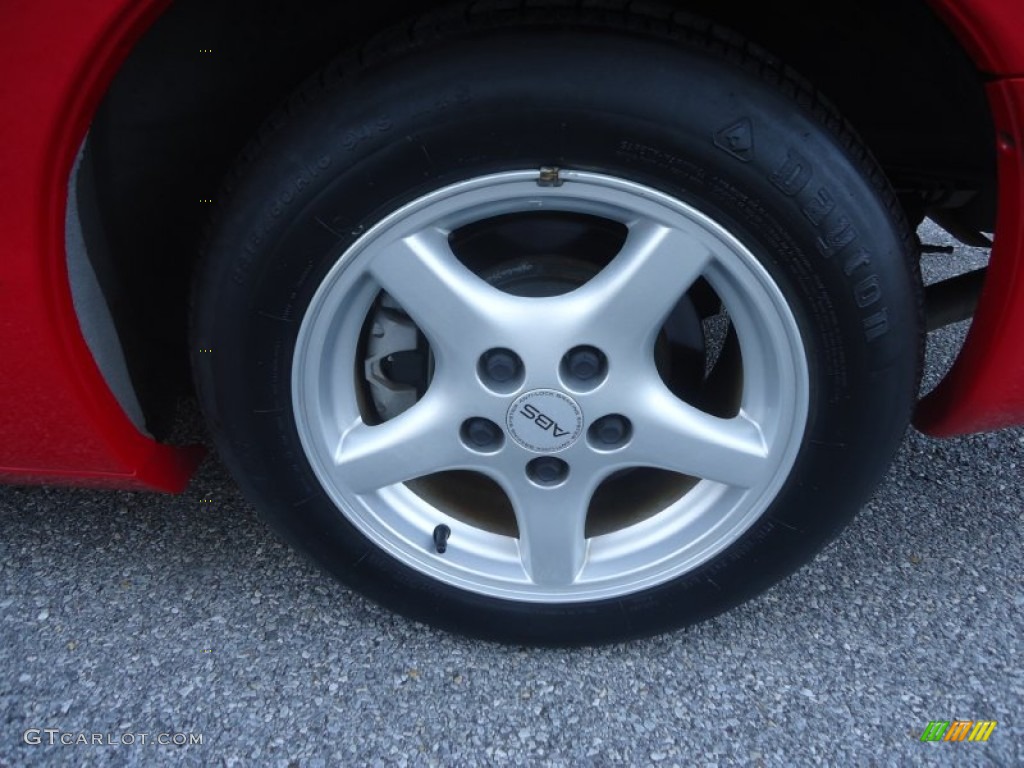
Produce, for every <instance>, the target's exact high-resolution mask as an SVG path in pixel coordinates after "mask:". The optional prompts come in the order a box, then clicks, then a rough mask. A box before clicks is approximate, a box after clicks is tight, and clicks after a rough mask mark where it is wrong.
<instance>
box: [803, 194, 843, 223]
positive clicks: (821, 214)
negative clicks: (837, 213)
mask: <svg viewBox="0 0 1024 768" xmlns="http://www.w3.org/2000/svg"><path fill="white" fill-rule="evenodd" d="M835 207H836V201H835V200H834V199H833V197H832V193H831V192H829V191H828V190H827V189H825V187H822V188H821V189H819V190H818V194H816V195H815V196H814V197H812V198H811V199H810V200H808V201H807V202H806V203H804V206H803V208H801V209H800V210H802V211H803V214H804V216H806V217H807V220H808V221H809V222H811V224H813V225H814V226H816V227H818V226H821V222H822V221H824V219H825V217H826V216H828V215H829V214H830V213H832V211H833V209H834V208H835Z"/></svg>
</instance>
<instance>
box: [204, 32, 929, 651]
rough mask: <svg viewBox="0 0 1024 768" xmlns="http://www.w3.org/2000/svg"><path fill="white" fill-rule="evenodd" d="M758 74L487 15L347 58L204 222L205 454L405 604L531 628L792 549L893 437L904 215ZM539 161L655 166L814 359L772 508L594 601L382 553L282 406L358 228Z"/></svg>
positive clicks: (785, 569)
mask: <svg viewBox="0 0 1024 768" xmlns="http://www.w3.org/2000/svg"><path fill="white" fill-rule="evenodd" d="M768 79H770V78H768ZM768 79H766V78H765V76H764V75H763V73H760V72H758V71H755V68H754V67H751V66H749V65H744V64H743V63H742V62H734V61H729V60H727V57H725V58H723V56H722V55H721V54H720V53H719V52H716V51H714V50H711V49H705V48H703V47H701V46H698V45H693V44H690V45H680V44H678V42H675V43H673V42H670V41H659V40H652V39H646V38H640V37H633V36H629V35H623V34H620V33H612V32H602V31H599V30H594V31H592V32H590V33H588V34H586V35H580V34H573V33H569V32H564V31H560V30H556V29H551V30H540V29H538V30H530V31H529V32H525V31H515V32H512V31H494V32H492V33H490V34H481V35H477V36H475V37H473V38H472V39H467V40H465V41H462V43H461V44H459V45H452V44H450V43H449V44H448V45H444V46H440V47H438V48H437V49H434V50H432V49H430V48H426V49H422V50H417V51H412V52H410V53H407V54H406V55H404V56H397V57H396V58H394V59H393V60H390V61H388V62H385V63H381V64H379V65H378V66H376V67H375V68H373V69H372V70H370V71H366V72H363V73H361V74H359V75H358V76H353V77H345V78H341V79H340V80H339V81H338V83H337V85H336V86H335V87H333V88H332V89H328V90H327V92H325V93H324V94H323V95H322V97H321V98H320V99H318V100H317V101H316V102H314V103H312V104H310V105H308V106H307V107H305V108H304V109H303V110H302V111H301V112H300V113H299V115H298V116H297V117H296V118H295V119H294V120H293V121H292V122H291V123H290V124H289V125H286V126H284V127H282V128H281V129H280V130H278V131H277V132H276V133H275V135H274V136H273V137H272V139H271V140H270V141H269V142H267V143H266V144H264V146H263V147H262V149H261V152H260V153H259V155H258V156H257V157H256V158H255V159H254V160H253V161H252V162H251V163H250V165H249V167H248V169H247V171H246V172H245V173H244V175H243V176H242V178H241V180H240V181H239V183H238V184H237V186H236V188H235V190H234V192H233V196H232V200H231V202H230V204H229V205H228V206H227V207H226V208H225V210H224V214H223V216H222V218H221V220H220V222H219V223H218V225H217V226H216V227H215V230H214V233H213V236H212V237H211V240H210V243H209V247H208V252H209V254H210V257H209V258H208V259H207V261H206V266H205V268H204V274H203V278H202V280H201V281H200V283H199V290H198V295H197V302H196V304H197V307H198V310H197V314H196V322H195V339H194V342H195V346H196V347H202V348H212V349H214V354H213V355H209V356H198V357H197V358H196V362H197V380H198V386H199V390H200V395H201V399H202V400H203V403H204V407H205V410H206V411H207V413H208V414H209V415H210V417H211V423H212V426H213V430H214V433H215V437H216V439H217V442H218V447H219V449H220V451H221V454H222V456H224V458H225V461H226V463H227V464H228V466H229V468H230V469H231V470H232V472H233V473H234V474H235V476H236V477H237V478H238V479H239V480H240V482H241V483H242V485H243V487H244V488H245V490H246V491H247V493H248V494H249V495H250V497H251V498H252V499H254V500H255V501H256V503H257V504H258V506H259V507H260V508H261V510H262V511H263V513H264V514H265V515H266V516H267V517H268V518H269V519H270V521H271V522H272V523H274V525H275V527H277V528H278V530H280V531H281V532H282V533H283V534H284V535H285V536H286V537H287V538H289V539H290V540H291V541H293V542H294V543H296V544H297V545H299V546H300V547H301V548H302V549H304V550H305V551H307V552H309V553H310V554H312V555H313V557H314V558H315V559H317V560H318V561H319V562H321V563H322V564H323V565H325V566H326V567H328V568H329V569H330V570H331V571H333V572H334V573H335V574H336V575H338V576H339V577H340V578H342V579H343V580H344V581H346V582H348V583H349V584H351V585H352V586H354V587H356V588H358V589H359V590H360V591H363V592H365V593H368V594H370V595H371V596H373V597H375V598H376V599H378V600H379V601H381V602H383V603H385V604H387V605H388V606H389V607H391V608H394V609H397V610H399V611H401V612H403V613H405V614H407V615H411V616H413V617H416V618H420V619H425V620H428V621H431V622H433V623H438V624H441V625H444V626H447V627H450V628H453V629H457V630H459V631H462V632H469V633H473V634H478V635H482V636H488V637H497V638H502V639H506V640H508V639H516V640H522V641H527V642H541V643H550V642H558V643H566V642H568V643H575V642H600V641H605V640H609V639H615V638H622V637H628V636H635V635H643V634H649V633H651V632H655V631H659V630H663V629H665V628H668V627H670V626H675V625H679V624H683V623H689V622H692V621H695V620H699V619H702V618H706V617H707V616H710V615H713V614H715V613H718V612H720V611H721V610H724V609H725V608H728V607H729V606H731V605H734V604H736V603H738V602H740V601H742V600H743V599H745V598H747V597H749V596H750V595H752V594H754V593H756V592H757V591H759V590H761V589H763V588H764V587H765V586H767V585H768V584H771V583H773V582H774V581H776V580H778V579H779V578H780V577H782V576H784V575H786V574H788V573H790V572H791V571H792V570H794V569H795V568H796V567H797V566H798V565H800V564H802V563H803V562H805V561H807V560H808V559H810V558H811V557H812V556H813V554H814V553H815V552H816V551H817V550H818V549H819V548H820V547H821V546H822V545H823V543H824V542H826V541H828V540H829V539H830V538H832V537H833V536H834V535H835V534H836V533H837V532H838V530H839V529H840V528H841V527H842V525H843V524H845V523H846V522H847V520H848V519H849V517H850V516H851V515H852V514H853V513H854V512H855V511H856V510H857V509H858V508H859V506H860V505H861V504H862V503H863V501H864V499H865V496H866V495H867V494H868V493H869V492H870V490H871V489H872V488H873V486H874V484H875V483H876V482H877V480H878V478H879V477H880V475H881V474H882V472H884V469H885V467H886V466H887V464H888V461H889V459H890V458H891V455H892V453H893V451H894V450H895V446H896V445H897V444H898V441H899V439H900V437H901V436H902V434H903V431H904V429H905V426H906V423H907V420H908V418H909V412H910V408H911V406H912V403H913V394H914V391H915V386H916V375H917V356H918V354H919V352H918V343H919V342H918V339H919V317H918V309H917V307H916V305H915V301H914V297H915V296H916V286H915V284H914V275H913V272H912V270H911V269H910V267H909V266H908V259H907V255H906V253H905V251H904V249H905V242H906V231H905V227H904V225H903V224H902V222H901V221H900V220H899V219H898V218H897V217H896V216H895V215H894V214H893V212H892V207H891V205H890V203H889V201H888V200H887V199H886V196H885V193H884V190H880V188H879V185H878V183H877V181H874V180H873V178H872V177H873V174H874V173H876V172H875V171H874V169H873V166H872V165H871V164H870V161H869V160H868V159H867V158H865V157H863V156H862V155H861V154H860V153H858V151H857V150H856V147H855V145H853V144H852V143H851V140H850V138H849V137H848V136H847V135H846V134H845V133H844V131H843V129H842V127H841V126H840V125H836V124H830V121H832V122H834V120H832V119H831V118H829V117H828V116H827V115H825V114H821V113H820V112H816V111H815V110H814V109H813V105H810V104H801V103H800V99H799V97H798V94H787V93H785V92H784V91H785V88H783V87H775V86H773V84H772V83H770V82H768ZM542 166H558V167H563V168H571V169H576V170H587V171H594V172H600V173H605V174H608V175H612V176H619V177H623V178H627V179H630V180H632V181H635V182H639V183H642V184H646V185H649V186H651V187H654V188H656V189H659V190H660V191H662V192H665V193H666V194H669V195H672V196H674V197H677V198H679V199H681V200H683V201H684V202H687V203H689V204H690V205H693V206H694V207H696V208H697V209H699V210H700V211H702V212H703V213H705V214H706V215H708V216H710V217H711V218H712V219H714V220H715V221H717V222H718V223H719V224H721V225H722V226H724V227H725V228H726V229H727V230H729V231H730V232H732V233H733V234H734V235H735V236H737V237H738V238H739V239H740V240H741V241H742V242H743V243H744V244H745V245H746V246H747V248H748V249H750V250H751V252H752V253H754V255H755V256H756V257H757V258H758V259H759V261H761V263H762V264H763V265H764V266H765V267H766V269H767V270H768V271H769V273H770V274H771V275H772V277H773V279H775V281H776V282H777V284H778V285H779V287H780V289H781V290H782V291H783V293H784V295H785V296H786V298H787V300H788V301H789V303H790V306H791V308H792V310H793V313H794V315H795V317H796V319H797V322H798V324H799V326H800V329H801V334H802V336H803V339H804V341H805V346H806V351H807V356H808V367H809V369H810V372H811V403H810V411H809V414H808V422H807V428H806V432H805V436H804V441H803V445H802V447H801V451H800V454H799V456H798V458H797V462H796V465H795V468H794V470H793V472H792V474H791V476H790V477H789V479H788V480H787V482H786V484H785V486H784V488H783V489H782V491H781V492H780V493H779V495H778V496H777V498H776V499H775V501H774V502H773V503H772V505H771V507H770V508H769V509H768V510H767V512H766V513H765V514H764V515H763V516H762V517H761V518H760V519H759V521H758V522H757V523H755V524H754V526H752V527H751V528H750V529H749V530H748V531H747V532H746V533H745V534H744V535H743V536H742V537H741V538H740V539H739V540H737V541H736V542H735V543H733V544H732V545H731V546H730V547H729V548H728V549H726V550H725V551H724V552H722V553H721V554H719V555H718V556H717V557H715V558H713V559H712V560H711V561H709V562H708V563H706V564H705V565H703V566H702V567H700V568H698V569H697V570H695V571H692V572H690V573H688V574H685V575H684V576H681V577H679V578H677V579H675V580H673V581H671V582H668V583H666V584H663V585H661V586H659V587H656V588H653V589H649V590H646V591H644V592H641V593H636V594H633V595H627V596H624V597H621V598H617V599H615V600H612V601H601V602H593V603H583V604H560V605H537V604H526V603H515V602H511V601H504V600H496V599H493V598H488V597H485V596H482V595H477V594H473V593H468V592H465V591H461V590H456V589H454V588H450V587H447V586H445V585H444V584H441V583H440V582H437V581H434V580H432V579H429V578H427V577H425V576H423V575H421V574H419V573H417V572H415V571H413V570H411V569H409V568H407V567H405V566H402V565H400V564H399V563H398V562H397V561H395V560H393V559H392V558H390V557H389V556H387V555H385V554H384V553H383V552H381V551H380V550H378V549H377V548H376V547H375V546H373V545H372V544H370V543H369V542H368V541H367V540H366V539H365V538H364V537H363V536H362V535H361V534H360V533H359V532H358V531H357V530H356V529H355V527H354V526H352V525H351V524H350V523H349V522H348V520H347V519H346V518H345V517H344V515H342V514H341V513H340V512H339V511H338V509H337V508H336V507H335V506H334V504H333V503H332V502H331V501H330V500H329V499H328V497H327V495H326V493H325V492H324V491H323V490H322V489H321V487H320V485H319V483H318V481H317V480H316V477H315V475H314V474H313V472H312V470H311V468H310V466H309V463H308V461H307V460H306V457H305V455H304V452H303V449H302V446H301V443H300V440H299V437H298V434H297V431H296V427H295V420H294V416H293V414H292V396H291V362H292V353H293V350H294V344H295V338H296V336H297V333H298V330H299V326H300V323H301V320H302V318H303V316H304V313H305V309H306V307H307V306H308V304H309V302H310V301H311V299H312V297H313V294H314V293H315V291H316V289H317V287H318V286H319V284H320V282H321V280H322V279H323V278H324V276H325V275H326V274H327V272H328V271H329V270H330V268H331V267H332V266H333V265H334V264H335V262H336V261H337V259H338V258H339V257H341V256H342V254H344V253H345V251H346V250H347V249H348V248H349V247H350V246H351V245H352V244H353V243H354V242H355V241H356V240H357V239H358V238H359V236H360V235H361V234H362V233H364V232H365V231H367V230H368V229H369V228H370V227H372V226H373V224H375V223H376V222H377V221H379V220H380V219H382V218H383V217H384V216H386V215H387V214H389V213H391V212H393V211H394V210H396V209H397V208H399V207H400V206H401V205H403V204H405V203H407V202H410V201H411V200H414V199H416V198H418V197H420V196H422V195H424V194H426V193H428V192H431V191H433V190H436V189H438V188H440V187H443V186H447V185H449V184H452V183H455V182H458V181H463V180H466V179H469V178H474V177H477V176H481V175H484V174H488V173H494V172H499V171H508V170H522V169H530V168H540V167H542ZM609 610H613V611H614V614H613V615H615V616H616V617H617V618H616V619H615V620H614V621H612V620H610V619H609V618H608V617H609ZM482 617H486V618H482Z"/></svg>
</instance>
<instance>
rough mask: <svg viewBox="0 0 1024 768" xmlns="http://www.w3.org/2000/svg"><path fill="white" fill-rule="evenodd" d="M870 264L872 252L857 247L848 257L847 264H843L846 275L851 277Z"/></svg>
mask: <svg viewBox="0 0 1024 768" xmlns="http://www.w3.org/2000/svg"><path fill="white" fill-rule="evenodd" d="M870 266H871V254H870V253H868V251H867V250H865V249H864V248H857V250H855V251H854V252H853V254H851V255H850V256H849V257H848V258H847V259H846V264H845V265H844V266H843V272H845V273H846V276H847V277H849V276H850V275H852V274H853V273H854V272H856V271H857V270H858V269H860V268H861V267H870Z"/></svg>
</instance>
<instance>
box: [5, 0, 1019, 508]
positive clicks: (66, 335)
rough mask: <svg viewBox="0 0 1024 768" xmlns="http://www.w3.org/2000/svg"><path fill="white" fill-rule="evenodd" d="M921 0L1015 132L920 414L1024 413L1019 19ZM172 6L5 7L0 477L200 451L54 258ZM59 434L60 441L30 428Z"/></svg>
mask: <svg viewBox="0 0 1024 768" xmlns="http://www.w3.org/2000/svg"><path fill="white" fill-rule="evenodd" d="M928 2H929V5H930V6H931V7H932V8H933V9H934V10H935V12H936V13H937V14H938V15H939V16H940V17H941V18H942V19H943V20H944V22H945V23H946V25H947V26H948V27H950V28H951V30H952V31H953V32H954V34H955V35H956V36H957V38H958V39H959V40H960V42H961V44H962V45H963V46H964V48H965V49H966V50H967V52H968V53H969V54H970V55H971V58H972V59H973V60H974V62H975V63H976V65H977V66H978V67H979V69H981V70H983V71H986V72H989V73H991V74H994V75H997V76H1000V77H1001V78H1002V79H999V80H996V81H995V82H992V83H990V84H989V86H988V96H989V101H990V104H991V106H992V110H993V116H994V119H995V122H996V127H997V131H998V132H999V133H1000V135H1002V136H1004V137H1009V138H1010V141H1009V142H1000V147H999V176H1000V195H999V199H1000V203H1001V204H1000V209H999V210H1000V213H999V220H998V224H997V228H996V229H997V245H996V248H995V249H994V251H993V255H992V266H991V273H992V275H993V279H992V280H990V281H988V285H987V286H986V289H985V292H984V294H983V296H982V301H981V305H980V307H979V310H978V314H977V316H976V321H975V323H974V326H973V327H972V330H971V333H970V335H969V338H968V341H967V343H966V344H965V347H964V350H963V352H962V353H961V355H960V357H959V358H958V362H957V364H956V365H955V366H954V368H953V370H952V371H951V372H950V374H949V375H948V376H947V378H946V379H945V380H944V381H943V383H942V384H941V385H940V387H939V388H938V389H937V390H936V391H935V392H934V393H933V394H931V395H930V396H929V397H928V398H926V399H925V401H924V402H923V403H922V406H921V408H920V409H919V412H918V416H917V419H916V422H917V424H918V426H919V427H920V428H922V429H923V430H925V431H927V432H929V433H931V434H936V435H948V434H960V433H965V432H971V431H980V430H985V429H994V428H998V427H1001V426H1009V425H1013V424H1020V423H1024V355H1021V353H1020V351H1019V350H1020V343H1019V342H1020V339H1021V338H1024V267H1020V266H1017V265H1019V264H1024V217H1022V216H1021V215H1020V213H1021V208H1022V206H1024V158H1022V157H1021V150H1020V146H1021V145H1022V144H1024V17H1021V16H1020V14H1019V10H1018V9H1017V7H1016V2H1015V0H928ZM169 5H170V0H97V1H96V2H91V3H88V4H84V5H83V4H77V3H75V4H72V3H70V2H68V0H39V2H36V3H28V4H20V5H19V6H18V7H17V10H15V11H9V12H8V15H7V17H6V23H5V24H4V26H3V28H2V29H0V67H2V68H3V70H4V71H5V72H6V73H7V75H5V81H6V82H5V89H4V98H3V99H2V100H0V118H2V119H0V139H2V142H0V146H4V147H15V148H17V151H16V152H14V151H9V152H7V153H5V156H4V157H3V158H2V162H0V189H2V190H4V192H3V193H2V194H3V197H2V204H0V230H2V231H3V232H4V242H3V245H4V251H5V253H6V261H5V274H4V277H3V282H2V283H0V295H4V294H6V296H7V297H8V298H10V297H12V296H13V297H15V299H16V300H8V301H5V302H3V304H2V305H0V327H2V328H3V330H2V333H0V354H2V356H3V358H4V359H5V360H6V361H7V366H6V367H7V369H8V370H7V373H6V374H5V377H4V380H3V382H2V383H0V398H2V400H3V401H4V402H5V403H7V404H9V405H10V404H16V405H17V408H8V409H7V412H6V415H5V416H3V417H0V427H2V432H3V434H4V435H5V437H4V439H3V440H2V441H0V481H6V482H50V483H52V482H66V483H72V484H82V485H99V486H106V487H123V488H142V489H160V490H178V489H180V488H182V487H183V486H184V485H185V483H186V482H187V479H188V477H189V475H190V474H191V473H192V471H193V470H194V468H195V466H196V465H197V464H198V461H199V453H198V452H197V451H195V450H190V449H185V450H183V449H173V448H169V447H167V446H162V445H160V444H158V443H156V442H155V441H152V440H150V439H149V438H147V437H146V436H144V435H143V434H141V433H140V432H139V430H138V429H137V428H136V427H135V426H134V425H133V424H132V423H131V421H130V419H128V417H127V416H126V415H125V414H124V412H123V410H122V409H121V408H120V406H119V405H118V403H117V401H116V399H115V398H114V396H113V394H112V393H111V392H110V388H109V387H108V386H107V384H106V382H105V381H104V380H103V376H102V374H101V373H100V371H99V369H98V367H97V365H96V363H95V361H94V359H93V358H92V355H91V353H90V352H89V349H88V347H87V346H86V344H85V340H84V338H83V336H82V333H81V330H80V328H79V324H78V320H77V317H76V316H75V313H74V306H73V303H72V298H71V292H70V287H69V285H68V276H67V266H66V262H65V258H64V256H65V254H64V226H65V222H64V219H65V208H66V195H67V189H68V180H69V178H70V175H71V169H72V164H73V161H74V157H75V153H76V151H77V149H78V147H79V146H80V144H81V141H82V138H83V137H84V135H85V132H86V130H87V128H88V125H89V123H90V122H91V120H92V116H93V114H94V113H95V110H96V108H97V106H98V104H99V102H100V100H101V98H102V96H103V94H104V92H105V91H106V89H107V87H108V86H109V84H110V81H111V80H112V79H113V77H114V75H115V74H116V72H117V71H118V69H119V68H120V66H121V64H122V63H123V61H124V59H125V58H126V57H127V55H128V53H129V52H130V50H131V49H132V47H133V46H134V44H135V43H136V42H137V41H138V40H139V39H141V38H142V36H143V35H144V34H145V33H146V31H147V30H148V29H149V27H150V26H151V25H152V24H153V22H155V21H156V19H157V18H158V17H159V16H160V15H161V14H162V13H163V12H164V11H165V10H166V9H167V7H168V6H169ZM39 40H46V41H47V46H46V47H45V50H44V48H43V47H42V46H39V45H38V44H37V41H39ZM53 50H59V51H61V52H62V55H61V56H59V57H53V56H50V55H48V51H53ZM11 73H17V74H16V75H14V74H11ZM1011 75H1017V76H1018V77H1017V78H1015V79H1010V78H1009V77H1008V76H1011ZM57 432H61V433H62V434H63V439H62V440H59V441H44V440H42V439H40V436H41V435H47V434H54V433H57Z"/></svg>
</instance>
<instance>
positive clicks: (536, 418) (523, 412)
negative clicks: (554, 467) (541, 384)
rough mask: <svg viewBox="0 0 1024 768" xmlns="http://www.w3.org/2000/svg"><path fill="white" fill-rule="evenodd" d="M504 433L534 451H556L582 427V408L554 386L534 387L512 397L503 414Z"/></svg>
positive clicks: (572, 440)
mask: <svg viewBox="0 0 1024 768" xmlns="http://www.w3.org/2000/svg"><path fill="white" fill-rule="evenodd" d="M505 426H506V427H507V428H508V433H509V434H510V435H511V436H512V439H513V440H515V441H516V442H517V443H519V445H521V446H523V448H525V449H526V450H528V451H533V452H534V453H557V452H558V451H563V450H565V449H566V448H568V447H569V446H570V445H572V444H573V443H575V442H576V440H577V439H578V438H579V436H580V433H581V432H582V431H583V411H582V410H580V407H579V405H577V404H576V401H575V400H573V399H572V398H571V397H569V396H568V395H566V394H565V393H563V392H558V391H557V390H554V389H535V390H533V391H531V392H527V393H526V394H525V395H521V396H519V397H518V398H516V401H515V402H514V403H512V406H511V407H510V408H509V409H508V415H507V416H506V417H505Z"/></svg>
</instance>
